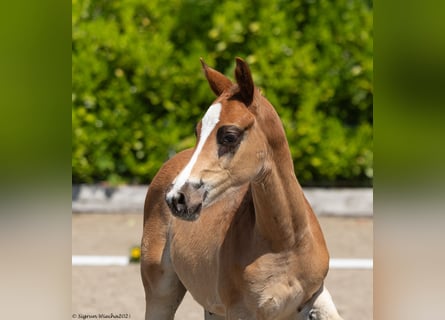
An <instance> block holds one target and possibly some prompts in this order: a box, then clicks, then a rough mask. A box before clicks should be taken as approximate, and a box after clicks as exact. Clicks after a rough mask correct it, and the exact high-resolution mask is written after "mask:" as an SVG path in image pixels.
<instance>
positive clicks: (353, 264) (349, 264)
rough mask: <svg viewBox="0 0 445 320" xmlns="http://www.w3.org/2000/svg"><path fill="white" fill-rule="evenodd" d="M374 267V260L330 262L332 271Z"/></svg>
mask: <svg viewBox="0 0 445 320" xmlns="http://www.w3.org/2000/svg"><path fill="white" fill-rule="evenodd" d="M373 267H374V262H373V260H372V259H331V260H330V261H329V268H331V269H372V268H373Z"/></svg>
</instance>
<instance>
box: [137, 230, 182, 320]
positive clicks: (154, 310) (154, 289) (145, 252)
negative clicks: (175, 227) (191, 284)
mask: <svg viewBox="0 0 445 320" xmlns="http://www.w3.org/2000/svg"><path fill="white" fill-rule="evenodd" d="M166 238H168V237H151V235H150V234H146V235H144V237H143V240H142V248H141V249H142V254H141V276H142V282H143V284H144V289H145V302H146V310H145V319H146V320H172V319H173V318H174V315H175V312H176V310H177V309H178V307H179V304H180V303H181V301H182V299H183V298H184V295H185V292H186V289H185V287H184V285H183V284H182V282H181V281H180V280H179V278H178V276H177V275H176V272H175V271H174V269H173V265H172V262H171V258H170V246H169V243H168V240H167V239H166Z"/></svg>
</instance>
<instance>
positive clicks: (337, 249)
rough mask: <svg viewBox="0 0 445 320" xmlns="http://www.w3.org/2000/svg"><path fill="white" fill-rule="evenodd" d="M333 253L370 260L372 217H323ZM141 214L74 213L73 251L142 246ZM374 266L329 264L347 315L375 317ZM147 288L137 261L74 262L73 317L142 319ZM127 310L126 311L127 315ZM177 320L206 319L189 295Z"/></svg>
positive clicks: (118, 251) (357, 319)
mask: <svg viewBox="0 0 445 320" xmlns="http://www.w3.org/2000/svg"><path fill="white" fill-rule="evenodd" d="M319 220H320V223H321V226H322V228H323V231H324V234H325V237H326V241H327V243H328V247H329V250H330V254H331V258H362V259H372V253H373V248H372V242H373V238H372V237H373V230H372V229H373V221H372V219H370V218H339V217H321V218H320V219H319ZM141 232H142V214H130V213H123V214H96V213H95V214H91V213H89V214H73V219H72V254H73V255H119V256H120V255H127V256H128V255H129V250H130V248H131V247H132V246H134V245H139V243H140V238H141ZM372 277H373V274H372V270H362V269H361V270H350V269H347V270H344V269H331V270H330V271H329V274H328V277H327V280H326V285H327V287H328V288H329V290H330V292H331V294H332V296H333V299H334V302H335V303H336V305H337V308H338V310H339V312H340V314H341V315H342V316H343V317H344V319H345V320H352V319H354V320H370V319H372V318H373V317H372V305H373V304H372V293H373V291H372V281H373V278H372ZM144 308H145V303H144V290H143V287H142V283H141V280H140V274H139V265H138V264H135V265H129V266H107V267H98V266H97V267H94V266H73V267H72V313H73V315H72V318H73V319H74V318H78V319H82V318H83V319H88V318H90V319H91V318H100V315H101V314H104V315H110V314H111V313H113V314H114V315H119V314H122V315H123V317H122V318H123V319H125V318H131V319H134V320H143V319H144ZM125 315H128V317H126V316H125ZM175 319H178V320H196V319H203V311H202V308H201V307H200V306H199V305H198V304H197V303H196V302H195V301H194V300H193V298H192V297H191V296H190V295H189V294H187V295H186V297H185V299H184V301H183V302H182V304H181V306H180V307H179V309H178V311H177V313H176V318H175Z"/></svg>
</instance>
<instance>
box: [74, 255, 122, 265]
mask: <svg viewBox="0 0 445 320" xmlns="http://www.w3.org/2000/svg"><path fill="white" fill-rule="evenodd" d="M71 263H72V265H73V266H126V265H128V264H129V263H130V259H129V258H128V257H126V256H72V257H71Z"/></svg>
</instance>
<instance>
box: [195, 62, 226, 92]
mask: <svg viewBox="0 0 445 320" xmlns="http://www.w3.org/2000/svg"><path fill="white" fill-rule="evenodd" d="M199 60H200V61H201V64H202V69H203V70H204V74H205V76H206V78H207V81H208V82H209V85H210V88H211V89H212V91H213V92H214V93H215V94H216V96H217V97H219V96H220V95H221V93H223V91H224V90H226V89H228V88H230V87H231V86H232V81H230V80H229V78H227V77H226V76H225V75H223V74H222V73H220V72H218V71H216V70H215V69H212V68H210V67H209V66H208V65H206V63H205V62H204V60H203V59H202V58H200V59H199Z"/></svg>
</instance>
